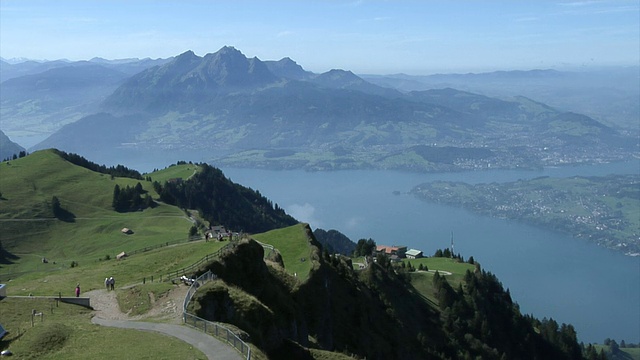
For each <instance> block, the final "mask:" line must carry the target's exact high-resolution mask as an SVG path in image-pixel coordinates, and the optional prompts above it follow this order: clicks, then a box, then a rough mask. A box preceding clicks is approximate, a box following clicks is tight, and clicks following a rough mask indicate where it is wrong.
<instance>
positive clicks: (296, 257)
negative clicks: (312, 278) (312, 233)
mask: <svg viewBox="0 0 640 360" xmlns="http://www.w3.org/2000/svg"><path fill="white" fill-rule="evenodd" d="M253 238H254V239H255V240H258V241H260V242H262V243H265V244H269V245H273V246H274V247H275V248H276V249H277V250H278V252H280V254H281V255H282V260H283V262H284V267H285V270H286V271H287V272H288V273H289V274H291V275H294V274H297V277H298V279H300V281H305V280H306V279H307V278H308V277H309V272H310V271H311V268H312V263H311V256H312V253H311V247H310V244H309V239H308V238H307V233H306V231H305V227H304V224H298V225H293V226H290V227H287V228H283V229H276V230H271V231H268V232H266V233H263V234H256V235H253Z"/></svg>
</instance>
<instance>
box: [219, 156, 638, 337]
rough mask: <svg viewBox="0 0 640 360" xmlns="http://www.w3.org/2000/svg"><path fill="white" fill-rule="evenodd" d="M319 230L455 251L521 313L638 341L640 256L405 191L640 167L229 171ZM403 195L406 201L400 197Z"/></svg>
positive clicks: (584, 332)
mask: <svg viewBox="0 0 640 360" xmlns="http://www.w3.org/2000/svg"><path fill="white" fill-rule="evenodd" d="M223 171H224V172H225V174H226V175H227V176H228V177H230V178H231V179H232V180H233V181H234V182H237V183H240V184H242V185H245V186H248V187H251V188H253V189H257V190H259V191H260V192H261V193H262V194H263V195H265V196H266V197H268V198H269V199H271V200H272V201H274V202H275V203H277V204H278V205H279V206H280V207H282V208H284V209H285V210H286V211H287V212H288V213H289V214H291V215H292V216H294V217H295V218H296V219H298V220H300V221H304V222H308V223H309V224H310V225H311V227H312V228H313V229H315V228H323V229H325V230H329V229H337V230H339V231H341V232H342V233H344V234H345V235H347V236H349V237H350V238H351V239H352V240H353V241H357V240H358V239H361V238H373V239H374V240H375V241H376V242H377V243H378V244H385V245H406V246H408V247H409V248H416V249H419V250H422V251H424V253H425V254H433V252H435V250H436V249H442V248H445V247H448V246H449V245H450V238H451V232H452V231H453V234H454V243H455V251H456V252H459V253H461V254H462V255H463V256H464V257H465V258H468V257H469V256H473V257H474V258H475V259H476V260H477V261H479V262H480V263H481V264H482V266H483V269H485V270H487V271H490V272H492V273H494V274H496V275H497V276H498V278H499V279H500V280H501V281H502V283H503V285H504V286H505V288H509V289H510V291H511V295H512V297H513V299H514V300H515V301H516V302H518V304H519V305H520V308H521V311H522V312H523V313H528V314H533V315H534V316H536V317H538V318H543V317H547V318H549V317H551V318H553V319H555V320H556V321H558V322H565V323H571V324H573V325H574V326H575V328H576V330H577V332H578V336H579V340H580V341H584V342H598V343H602V342H603V340H604V339H605V338H607V337H609V338H612V339H616V340H617V341H618V342H620V341H621V340H622V339H624V340H625V341H626V342H627V343H629V342H633V343H638V342H640V257H635V258H634V257H629V256H624V255H623V254H621V253H618V252H614V251H611V250H608V249H604V248H601V247H598V246H596V245H593V244H589V243H587V242H585V241H583V240H579V239H574V238H572V237H571V236H568V235H564V234H560V233H557V232H553V231H548V230H545V229H541V228H536V227H532V226H529V225H525V224H522V223H520V222H517V221H512V220H504V219H495V218H490V217H486V216H479V215H475V214H473V213H471V212H469V211H466V210H464V209H459V208H455V207H450V206H443V205H439V204H433V203H426V202H423V201H421V200H418V199H416V198H414V197H413V196H411V195H408V194H406V193H407V192H408V191H409V190H410V189H411V188H413V187H414V186H416V185H418V184H420V183H422V182H428V181H434V180H453V181H465V182H468V183H481V182H506V181H515V180H518V179H528V178H533V177H538V176H553V177H567V176H575V175H582V176H596V175H607V174H612V173H618V174H623V173H639V172H640V161H637V160H634V161H631V162H626V163H614V164H598V165H585V166H577V167H560V168H548V169H544V170H540V171H524V170H491V171H482V172H461V173H438V174H414V173H403V172H394V171H338V172H305V171H270V170H251V169H223ZM394 191H399V192H400V193H401V194H400V195H394V194H393V192H394Z"/></svg>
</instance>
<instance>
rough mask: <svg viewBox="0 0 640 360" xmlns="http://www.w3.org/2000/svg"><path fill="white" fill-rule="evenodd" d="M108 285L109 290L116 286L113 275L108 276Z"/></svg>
mask: <svg viewBox="0 0 640 360" xmlns="http://www.w3.org/2000/svg"><path fill="white" fill-rule="evenodd" d="M109 285H110V286H111V290H113V289H114V288H115V286H116V281H115V279H114V278H113V276H112V277H110V278H109Z"/></svg>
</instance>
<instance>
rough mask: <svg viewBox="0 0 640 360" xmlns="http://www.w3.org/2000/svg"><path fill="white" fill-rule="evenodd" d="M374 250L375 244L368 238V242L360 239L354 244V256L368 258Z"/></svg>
mask: <svg viewBox="0 0 640 360" xmlns="http://www.w3.org/2000/svg"><path fill="white" fill-rule="evenodd" d="M375 248H376V242H375V241H373V239H371V238H369V239H368V240H365V239H360V240H358V243H356V250H355V251H354V253H353V254H354V255H355V256H370V255H371V254H373V251H374V250H375Z"/></svg>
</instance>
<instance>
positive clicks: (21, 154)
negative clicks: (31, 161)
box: [2, 151, 29, 162]
mask: <svg viewBox="0 0 640 360" xmlns="http://www.w3.org/2000/svg"><path fill="white" fill-rule="evenodd" d="M27 155H29V153H28V152H26V151H20V152H19V153H17V154H13V156H11V157H8V158H6V159H4V160H2V161H3V162H5V161H9V160H17V159H18V158H23V157H25V156H27Z"/></svg>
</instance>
